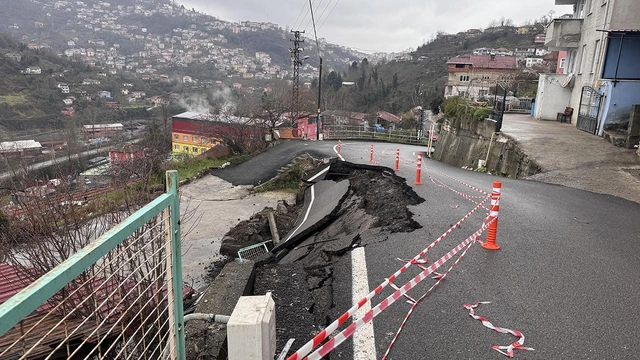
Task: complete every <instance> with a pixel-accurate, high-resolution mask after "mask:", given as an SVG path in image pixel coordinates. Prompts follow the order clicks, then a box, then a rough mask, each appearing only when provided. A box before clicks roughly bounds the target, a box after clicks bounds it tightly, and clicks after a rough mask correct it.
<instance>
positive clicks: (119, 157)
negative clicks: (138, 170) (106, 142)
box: [109, 143, 144, 164]
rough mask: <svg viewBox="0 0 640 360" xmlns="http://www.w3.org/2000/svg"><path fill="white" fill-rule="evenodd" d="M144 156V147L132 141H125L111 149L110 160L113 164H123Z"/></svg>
mask: <svg viewBox="0 0 640 360" xmlns="http://www.w3.org/2000/svg"><path fill="white" fill-rule="evenodd" d="M142 158H144V149H142V148H140V147H139V146H137V145H135V144H131V143H125V144H124V145H121V146H117V147H113V148H111V150H109V162H110V163H111V164H122V163H126V162H131V161H133V160H136V159H142Z"/></svg>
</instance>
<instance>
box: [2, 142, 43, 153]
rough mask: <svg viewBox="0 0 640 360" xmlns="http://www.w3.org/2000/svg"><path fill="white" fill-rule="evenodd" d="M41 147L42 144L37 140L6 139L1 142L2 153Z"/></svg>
mask: <svg viewBox="0 0 640 360" xmlns="http://www.w3.org/2000/svg"><path fill="white" fill-rule="evenodd" d="M40 148H42V145H41V144H40V143H39V142H37V141H35V140H19V141H4V142H1V143H0V153H9V152H20V151H24V150H32V149H40Z"/></svg>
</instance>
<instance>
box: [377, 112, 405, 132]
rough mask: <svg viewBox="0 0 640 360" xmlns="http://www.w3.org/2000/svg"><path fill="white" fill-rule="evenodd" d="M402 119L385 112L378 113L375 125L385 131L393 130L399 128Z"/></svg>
mask: <svg viewBox="0 0 640 360" xmlns="http://www.w3.org/2000/svg"><path fill="white" fill-rule="evenodd" d="M401 122H402V118H400V116H397V115H394V114H392V113H390V112H386V111H378V112H377V113H376V124H380V125H382V126H383V127H384V128H385V129H390V130H395V129H396V127H400V123H401Z"/></svg>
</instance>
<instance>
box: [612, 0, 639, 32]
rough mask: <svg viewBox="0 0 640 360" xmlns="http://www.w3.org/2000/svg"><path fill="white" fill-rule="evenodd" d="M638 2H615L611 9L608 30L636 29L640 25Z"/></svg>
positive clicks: (631, 0) (627, 0) (630, 0)
mask: <svg viewBox="0 0 640 360" xmlns="http://www.w3.org/2000/svg"><path fill="white" fill-rule="evenodd" d="M639 19H640V7H639V6H638V0H615V1H613V7H612V9H611V27H610V29H613V28H615V29H637V28H638V25H640V20H639Z"/></svg>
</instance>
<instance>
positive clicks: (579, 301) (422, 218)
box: [220, 141, 640, 359]
mask: <svg viewBox="0 0 640 360" xmlns="http://www.w3.org/2000/svg"><path fill="white" fill-rule="evenodd" d="M333 145H335V143H333V142H328V141H327V142H316V143H311V142H308V143H291V144H290V145H287V144H285V146H291V148H288V147H287V148H285V147H282V148H280V149H279V147H276V148H275V149H278V150H286V151H285V153H290V152H295V151H296V150H295V149H304V150H312V151H315V152H317V153H318V154H321V153H325V154H330V153H331V151H332V148H333ZM280 146H283V145H280ZM374 146H375V150H376V159H377V160H378V161H379V162H380V163H381V165H385V166H388V167H392V168H393V166H394V157H395V149H396V148H400V149H401V158H402V160H403V162H402V163H401V166H400V171H399V172H398V174H399V175H400V176H402V177H404V178H406V179H408V183H409V184H412V186H413V187H414V189H415V191H416V192H417V193H418V194H419V195H420V196H422V197H423V198H425V199H426V201H425V202H424V203H422V204H420V205H418V206H413V207H411V208H410V210H411V211H412V212H413V213H414V219H415V220H416V221H418V222H419V223H420V224H421V225H422V226H423V228H422V229H418V230H416V231H414V232H411V233H394V234H391V235H390V236H389V238H388V239H387V240H386V241H380V242H377V243H374V244H372V245H368V246H366V248H365V252H364V254H365V260H366V270H367V271H366V273H367V275H366V279H364V280H365V283H368V284H369V288H370V289H373V288H375V287H376V286H377V285H379V284H380V283H382V282H383V281H384V279H385V278H387V277H389V276H390V275H391V274H393V273H394V272H395V271H396V270H398V269H399V268H400V267H401V266H402V265H403V262H401V261H399V260H398V258H400V259H410V258H412V257H413V256H415V255H416V254H417V253H419V252H420V251H421V250H423V249H424V248H425V247H427V245H429V244H430V243H431V242H432V241H433V240H435V239H436V238H437V237H438V236H440V235H441V234H442V233H444V232H445V231H446V230H447V229H449V228H450V227H451V226H452V225H453V224H455V223H456V222H457V221H458V220H460V219H461V218H462V217H463V216H465V215H466V214H467V213H468V212H469V211H470V210H471V209H472V208H473V207H474V206H475V205H474V204H473V203H471V202H470V201H468V200H466V199H464V198H463V197H462V196H460V195H458V194H456V193H454V192H453V191H451V190H449V189H447V188H443V187H439V186H436V185H435V184H434V183H432V182H431V181H430V179H429V175H431V176H433V178H434V179H435V180H436V181H440V182H442V183H444V184H446V185H447V186H449V187H451V188H454V189H456V190H458V191H461V192H464V193H467V194H470V195H474V196H475V195H480V194H479V193H477V192H475V191H473V190H471V189H469V188H467V187H466V186H464V185H462V184H460V183H458V182H457V181H455V180H453V179H451V178H449V177H447V176H450V177H453V178H456V179H458V180H460V181H463V182H465V183H468V184H471V185H473V186H476V187H479V188H481V189H483V190H485V191H487V192H490V191H491V187H492V182H493V181H494V180H496V179H498V178H497V177H495V176H490V175H486V174H480V173H475V172H471V171H467V170H462V169H458V168H455V167H451V166H448V165H446V164H442V163H438V162H435V161H430V160H425V161H424V164H423V171H422V185H419V186H416V185H413V183H414V179H415V164H413V163H410V164H405V163H404V161H413V160H414V159H415V157H416V151H420V148H417V147H414V146H403V145H396V144H384V143H375V144H374ZM368 149H369V143H362V142H360V143H358V142H349V141H345V143H344V144H343V146H342V151H341V153H342V155H343V156H344V158H345V159H346V160H347V161H351V162H361V163H368V161H369V158H368V155H367V152H368ZM272 150H274V149H272ZM272 150H270V151H268V152H266V153H265V154H263V155H261V156H259V157H256V159H255V160H256V161H258V159H259V158H265V157H267V158H268V161H276V159H273V158H272V156H271V155H270V153H271V151H272ZM279 156H284V155H279ZM287 158H288V157H287ZM264 161H265V162H266V161H267V160H266V159H265V160H264ZM443 174H444V175H443ZM220 176H222V177H223V178H224V176H223V175H220ZM499 180H501V181H502V198H501V200H500V217H499V226H498V238H497V242H498V244H499V245H500V246H501V247H502V249H501V250H498V251H488V250H485V249H483V248H481V247H480V246H479V245H478V244H476V245H474V246H473V247H472V248H471V249H470V250H469V252H468V253H467V254H466V256H465V257H464V258H463V259H462V260H461V261H460V263H459V264H458V266H457V267H455V268H454V270H453V271H452V272H451V273H450V274H449V275H448V276H447V278H446V279H445V280H444V281H443V283H442V284H440V285H439V286H438V287H437V288H436V289H435V290H434V291H433V292H432V293H430V294H429V295H428V296H426V297H425V298H424V300H422V302H420V304H419V305H418V306H417V307H416V308H415V310H414V312H413V314H412V316H411V318H410V319H409V320H408V321H407V323H406V324H405V326H404V330H403V331H402V333H401V334H400V336H399V337H398V340H397V341H396V343H395V345H394V347H393V349H392V351H391V352H390V354H389V357H388V359H427V358H432V359H501V358H503V357H504V355H501V354H499V353H498V352H496V351H495V350H493V349H492V346H494V345H509V344H511V343H512V342H514V341H516V340H517V338H516V337H515V336H512V335H508V334H500V333H498V332H495V331H492V330H490V329H488V328H486V327H484V326H482V324H481V323H480V321H477V320H474V319H472V318H471V317H470V316H469V312H468V310H466V309H464V308H463V304H466V303H475V302H479V301H490V302H491V304H487V305H481V306H480V307H479V308H478V309H476V314H477V315H480V316H483V317H485V318H487V319H488V320H489V321H490V322H492V323H493V324H494V325H495V326H498V327H503V328H508V329H514V330H519V331H521V332H522V333H523V334H524V335H525V337H526V339H525V342H524V346H528V347H532V348H534V349H535V350H534V351H522V350H516V351H515V357H516V358H519V359H604V358H606V359H631V358H637V357H638V353H639V352H640V342H638V341H636V337H637V336H636V335H637V324H638V323H640V311H638V309H639V308H640V304H639V302H640V298H638V294H639V293H640V280H639V279H640V261H638V259H639V258H640V222H639V219H640V204H638V203H634V202H630V201H627V200H623V199H620V198H616V197H612V196H607V195H601V194H595V193H590V192H586V191H582V190H577V189H573V188H567V187H562V186H557V185H550V184H545V183H539V182H535V181H525V180H513V179H506V178H500V179H499ZM486 214H487V211H486V210H482V209H481V210H479V211H478V212H477V213H476V214H474V215H472V216H471V217H469V218H468V219H467V220H466V221H465V222H463V223H462V225H461V226H460V227H459V228H457V229H455V230H454V231H453V232H452V233H451V235H449V236H447V237H446V238H445V239H444V240H443V241H442V242H441V243H440V244H439V245H437V246H436V247H435V248H434V249H433V250H431V251H430V252H429V253H427V256H426V257H427V258H428V259H429V260H430V261H429V263H432V262H433V261H435V260H436V259H438V258H439V257H440V256H442V255H443V254H445V253H447V252H448V251H450V250H451V249H452V248H454V247H455V246H456V245H458V244H459V243H460V242H462V241H463V240H464V239H465V238H467V237H468V236H469V235H471V234H472V233H473V232H475V231H476V230H478V229H479V228H480V227H481V225H482V221H483V219H484V217H485V216H486ZM484 237H485V234H483V235H482V238H484ZM454 260H455V258H454V259H452V260H450V261H449V262H448V263H447V264H445V265H444V266H443V267H441V268H440V269H439V271H440V272H444V271H446V269H447V268H448V267H449V266H450V264H451V263H452V262H453V261H454ZM352 270H353V269H352V261H351V258H350V257H349V256H345V257H343V258H342V260H341V261H340V262H338V263H337V264H336V266H335V268H334V280H333V281H334V303H335V305H336V308H335V309H334V310H335V311H334V313H333V314H330V315H331V317H332V318H333V319H335V318H337V316H339V315H340V314H341V313H342V312H343V311H344V310H346V309H348V308H349V307H350V306H351V305H352V303H353V299H352V294H353V292H354V291H356V289H355V287H354V286H353V284H354V283H359V282H361V281H362V280H363V279H361V278H360V277H361V276H363V275H362V272H357V271H356V272H355V274H353V275H352ZM419 272H420V269H419V268H418V266H417V265H414V266H412V267H410V268H409V269H408V270H407V272H406V273H405V274H403V275H402V276H400V277H399V278H398V279H396V281H395V284H396V285H397V286H402V285H404V284H405V282H406V281H408V280H409V279H410V278H412V277H414V276H415V275H417V274H418V273H419ZM354 277H357V279H355V280H354ZM434 283H435V280H432V279H431V278H428V279H426V280H425V281H424V282H422V283H420V284H418V285H417V286H416V287H415V288H414V289H412V290H410V291H409V293H408V294H409V295H410V296H412V297H413V298H419V297H420V296H421V295H422V294H423V293H424V292H425V291H426V290H427V289H428V288H429V287H430V286H431V285H432V284H434ZM358 291H359V292H360V291H362V289H359V290H358ZM393 291H394V290H393V288H391V287H387V288H386V289H385V290H384V291H383V292H382V294H380V295H378V296H376V297H374V298H373V301H372V305H373V306H375V305H376V304H378V303H379V302H381V301H382V300H383V299H384V298H385V297H386V296H388V295H389V294H391V293H392V292H393ZM410 306H411V305H410V304H408V303H407V302H406V301H405V299H400V300H399V301H397V302H396V303H394V304H393V305H391V306H390V307H388V308H387V309H386V310H385V311H383V312H382V313H381V314H380V315H379V316H377V317H376V318H374V320H373V324H374V336H375V342H371V344H373V345H372V346H374V347H375V349H372V350H371V349H363V348H356V349H354V345H353V342H352V341H351V340H347V341H346V342H345V343H343V344H342V345H340V346H338V347H337V349H336V350H334V351H333V352H332V353H331V354H332V357H331V358H334V356H335V358H340V359H352V358H354V355H353V354H354V351H355V352H357V353H361V354H364V353H367V352H368V351H370V350H371V351H372V352H374V353H376V357H377V358H378V359H380V358H382V356H383V355H384V353H385V351H386V350H387V347H388V346H389V343H390V341H391V340H392V338H393V336H394V334H395V333H396V331H397V330H398V328H399V326H400V324H401V323H402V321H403V319H404V318H405V316H406V315H407V311H408V310H409V308H410ZM307 340H310V339H297V340H296V342H295V343H294V346H293V348H294V349H292V350H297V349H298V348H299V347H301V346H302V345H303V343H304V342H306V341H307ZM358 346H359V347H360V346H367V345H366V342H364V345H358ZM355 358H358V359H361V358H363V357H355Z"/></svg>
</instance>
